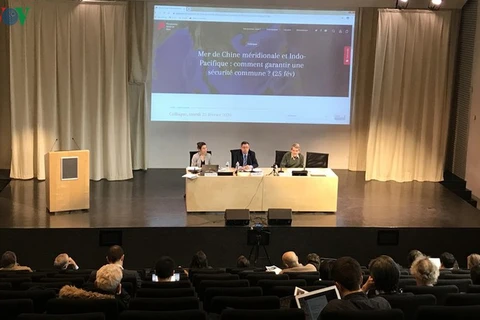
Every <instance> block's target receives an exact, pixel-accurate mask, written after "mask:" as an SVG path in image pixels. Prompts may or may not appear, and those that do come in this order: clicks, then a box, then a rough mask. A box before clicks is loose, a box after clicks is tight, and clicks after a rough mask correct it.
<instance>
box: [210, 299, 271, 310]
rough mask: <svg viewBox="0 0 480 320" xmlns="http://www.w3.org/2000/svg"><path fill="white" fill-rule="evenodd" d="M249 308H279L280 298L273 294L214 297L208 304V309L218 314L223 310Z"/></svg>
mask: <svg viewBox="0 0 480 320" xmlns="http://www.w3.org/2000/svg"><path fill="white" fill-rule="evenodd" d="M227 308H231V309H249V310H269V309H280V299H279V298H278V297H274V296H262V297H221V296H220V297H214V298H213V299H212V302H211V305H210V311H211V312H213V313H217V314H220V313H221V312H222V311H223V310H225V309H227Z"/></svg>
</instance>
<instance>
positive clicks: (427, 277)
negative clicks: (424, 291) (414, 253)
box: [410, 257, 440, 286]
mask: <svg viewBox="0 0 480 320" xmlns="http://www.w3.org/2000/svg"><path fill="white" fill-rule="evenodd" d="M410 273H411V274H412V275H413V277H414V278H415V281H416V282H417V286H433V285H434V284H435V283H437V280H438V276H439V275H440V271H439V270H438V267H437V266H436V265H434V264H433V263H432V261H430V259H429V258H428V257H420V258H418V259H417V260H415V261H414V262H413V264H412V266H411V268H410Z"/></svg>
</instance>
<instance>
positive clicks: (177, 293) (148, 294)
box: [127, 288, 195, 298]
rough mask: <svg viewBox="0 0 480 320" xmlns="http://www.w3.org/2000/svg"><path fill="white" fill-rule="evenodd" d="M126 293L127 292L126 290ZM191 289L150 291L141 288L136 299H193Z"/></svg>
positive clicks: (149, 289) (193, 293) (193, 291)
mask: <svg viewBox="0 0 480 320" xmlns="http://www.w3.org/2000/svg"><path fill="white" fill-rule="evenodd" d="M127 292H128V290H127ZM194 296H195V290H193V288H171V289H151V288H142V289H140V290H138V291H137V294H136V297H138V298H176V297H194Z"/></svg>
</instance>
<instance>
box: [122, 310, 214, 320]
mask: <svg viewBox="0 0 480 320" xmlns="http://www.w3.org/2000/svg"><path fill="white" fill-rule="evenodd" d="M206 319H207V315H206V314H205V312H204V311H201V310H183V311H136V310H135V311H132V310H128V311H124V312H122V313H121V314H120V317H119V320H206Z"/></svg>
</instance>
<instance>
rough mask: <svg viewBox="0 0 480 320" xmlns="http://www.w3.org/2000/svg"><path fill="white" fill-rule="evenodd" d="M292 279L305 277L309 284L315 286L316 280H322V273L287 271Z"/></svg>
mask: <svg viewBox="0 0 480 320" xmlns="http://www.w3.org/2000/svg"><path fill="white" fill-rule="evenodd" d="M287 274H288V277H289V278H290V279H303V280H305V281H306V282H307V286H313V284H314V283H315V281H319V280H320V274H319V273H318V272H299V273H295V272H291V273H287Z"/></svg>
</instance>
